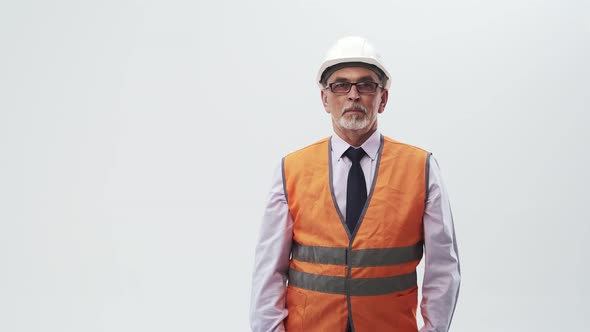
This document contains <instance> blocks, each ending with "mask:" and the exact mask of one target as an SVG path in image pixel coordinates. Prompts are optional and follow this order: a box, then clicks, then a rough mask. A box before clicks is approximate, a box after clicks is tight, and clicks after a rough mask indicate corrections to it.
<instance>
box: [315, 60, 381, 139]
mask: <svg viewBox="0 0 590 332" xmlns="http://www.w3.org/2000/svg"><path fill="white" fill-rule="evenodd" d="M335 82H350V83H358V82H375V83H379V84H381V80H380V79H379V76H377V74H376V73H375V72H373V71H372V70H370V69H367V68H363V67H346V68H342V69H339V70H337V71H335V72H334V73H333V74H332V75H330V77H328V81H327V83H328V85H329V84H331V83H335ZM387 97H388V92H387V90H384V89H382V88H379V87H378V88H377V90H376V91H375V92H374V93H359V91H358V88H357V86H352V87H351V88H350V91H349V92H348V93H335V92H332V91H331V89H330V88H328V89H323V90H322V102H323V104H324V108H325V109H326V112H328V113H330V115H331V116H332V124H333V126H334V131H336V133H346V132H349V133H350V132H354V133H355V134H356V135H358V134H365V133H368V132H373V131H375V130H376V129H377V114H378V113H382V112H383V111H384V109H385V105H386V104H387Z"/></svg>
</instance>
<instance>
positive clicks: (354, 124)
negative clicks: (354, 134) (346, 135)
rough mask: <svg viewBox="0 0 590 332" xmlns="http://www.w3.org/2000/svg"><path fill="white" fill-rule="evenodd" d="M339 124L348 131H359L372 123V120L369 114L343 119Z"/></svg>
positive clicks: (354, 115)
mask: <svg viewBox="0 0 590 332" xmlns="http://www.w3.org/2000/svg"><path fill="white" fill-rule="evenodd" d="M338 123H339V124H340V126H342V127H343V128H346V129H348V130H359V129H364V128H366V127H367V126H368V125H369V123H370V119H369V116H368V115H367V114H364V115H359V114H353V115H351V116H350V117H344V116H343V117H341V118H340V119H339V120H338Z"/></svg>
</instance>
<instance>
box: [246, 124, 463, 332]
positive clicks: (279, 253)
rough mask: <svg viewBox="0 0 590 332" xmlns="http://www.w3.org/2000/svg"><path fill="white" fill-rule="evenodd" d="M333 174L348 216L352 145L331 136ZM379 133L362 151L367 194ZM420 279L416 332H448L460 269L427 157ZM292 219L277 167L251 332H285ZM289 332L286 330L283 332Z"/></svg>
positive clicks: (447, 212)
mask: <svg viewBox="0 0 590 332" xmlns="http://www.w3.org/2000/svg"><path fill="white" fill-rule="evenodd" d="M331 143H332V154H331V157H332V176H333V185H334V196H335V197H336V203H337V204H338V208H339V210H340V212H341V213H342V217H343V218H346V187H347V186H346V184H347V180H348V170H349V169H350V167H351V165H352V163H351V161H350V160H348V158H347V157H345V156H342V154H343V153H344V151H346V150H347V149H348V148H349V147H350V145H349V144H348V143H346V142H345V141H344V140H343V139H342V138H340V137H339V136H338V135H333V136H332V138H331ZM380 144H381V134H380V133H379V132H378V131H375V133H373V134H372V135H371V137H369V139H367V141H365V142H364V143H363V144H362V145H361V147H362V148H363V149H364V150H365V152H366V156H364V157H363V159H362V160H361V167H362V169H363V172H364V174H365V180H366V181H365V182H366V183H367V192H370V189H371V188H370V186H371V185H372V183H373V177H374V175H375V170H376V166H377V154H378V152H379V147H380ZM423 223H424V256H425V265H424V280H423V283H422V302H421V304H420V309H421V312H422V317H423V320H424V326H423V327H422V328H421V329H420V332H447V331H448V329H449V326H450V324H451V319H452V316H453V312H454V310H455V304H456V302H457V296H458V294H459V284H460V267H459V256H458V252H457V242H456V239H455V231H454V226H453V217H452V214H451V208H450V205H449V199H448V196H447V193H446V191H445V189H444V187H443V183H442V180H441V176H440V170H439V167H438V164H437V162H436V160H435V159H434V157H432V156H430V172H429V176H428V200H427V202H426V207H425V211H424V219H423ZM292 239H293V218H292V217H291V215H290V214H289V206H288V205H287V200H286V199H285V191H284V188H283V174H282V168H281V164H279V165H278V167H277V168H276V170H275V175H274V179H273V181H272V186H271V190H270V195H269V199H268V204H267V206H266V210H265V213H264V218H263V220H262V225H261V230H260V236H259V240H258V245H257V247H256V256H255V264H254V275H253V278H252V280H253V281H252V297H251V307H250V324H251V327H252V331H254V332H275V331H285V327H284V325H283V320H284V319H285V317H287V315H288V310H287V308H286V307H285V294H286V281H287V271H288V269H289V262H290V260H289V259H290V253H291V243H292ZM287 332H289V331H287Z"/></svg>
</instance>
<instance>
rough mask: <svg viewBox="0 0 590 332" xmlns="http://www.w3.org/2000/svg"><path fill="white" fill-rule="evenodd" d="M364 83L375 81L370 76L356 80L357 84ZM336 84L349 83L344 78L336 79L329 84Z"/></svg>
mask: <svg viewBox="0 0 590 332" xmlns="http://www.w3.org/2000/svg"><path fill="white" fill-rule="evenodd" d="M366 81H371V82H376V80H375V79H374V78H373V77H372V76H370V75H367V76H362V77H360V78H359V79H358V80H357V82H366ZM377 81H378V80H377ZM337 82H350V81H349V80H348V79H346V78H344V77H336V79H335V80H334V81H333V82H331V83H337Z"/></svg>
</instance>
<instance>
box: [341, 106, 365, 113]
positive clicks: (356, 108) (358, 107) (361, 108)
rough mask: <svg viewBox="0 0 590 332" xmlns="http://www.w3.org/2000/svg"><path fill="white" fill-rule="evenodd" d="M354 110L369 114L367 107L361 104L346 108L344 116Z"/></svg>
mask: <svg viewBox="0 0 590 332" xmlns="http://www.w3.org/2000/svg"><path fill="white" fill-rule="evenodd" d="M352 110H361V111H362V112H363V113H365V114H367V108H366V107H365V106H363V105H361V104H352V105H350V106H348V107H345V108H344V109H343V110H342V114H344V113H346V112H349V111H352Z"/></svg>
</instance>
